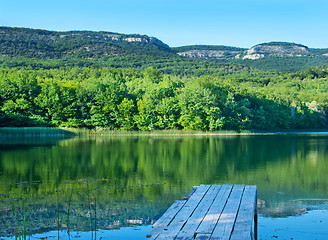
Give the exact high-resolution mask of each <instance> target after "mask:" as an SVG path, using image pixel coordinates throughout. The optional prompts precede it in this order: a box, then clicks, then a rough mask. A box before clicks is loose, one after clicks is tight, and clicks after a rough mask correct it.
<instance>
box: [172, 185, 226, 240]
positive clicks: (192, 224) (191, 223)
mask: <svg viewBox="0 0 328 240" xmlns="http://www.w3.org/2000/svg"><path fill="white" fill-rule="evenodd" d="M220 188H221V185H212V186H211V188H210V189H209V190H208V191H207V193H206V194H205V196H204V197H203V199H202V200H201V202H200V203H199V204H198V206H197V208H196V209H195V211H194V212H193V214H192V215H191V216H190V218H189V219H188V221H187V223H186V224H185V225H184V227H183V228H182V229H181V231H180V232H179V234H178V236H177V237H176V240H188V239H192V238H193V237H194V235H195V231H196V229H197V227H198V226H199V224H200V223H201V222H202V220H203V218H204V217H205V215H206V213H207V212H208V210H209V209H210V207H211V206H212V204H213V201H214V200H215V198H216V196H217V195H218V193H219V190H220Z"/></svg>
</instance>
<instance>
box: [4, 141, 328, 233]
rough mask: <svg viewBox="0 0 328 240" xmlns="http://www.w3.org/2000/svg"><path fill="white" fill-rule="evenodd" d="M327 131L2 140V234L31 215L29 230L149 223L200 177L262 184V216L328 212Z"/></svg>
mask: <svg viewBox="0 0 328 240" xmlns="http://www.w3.org/2000/svg"><path fill="white" fill-rule="evenodd" d="M327 139H328V136H327V135H323V134H320V135H319V134H316V135H295V134H294V135H263V136H184V137H181V136H180V137H177V136H176V137H163V136H162V137H155V136H152V137H149V136H135V137H84V138H81V137H80V138H72V139H65V140H60V141H58V140H56V141H53V140H51V141H50V140H47V141H41V142H39V143H38V142H33V143H31V142H27V143H19V144H18V143H17V142H16V143H9V142H6V143H1V144H0V146H1V147H0V194H1V195H0V200H1V201H0V211H1V212H0V216H1V217H0V221H1V222H0V223H1V224H0V226H1V227H0V236H2V237H4V236H13V235H15V232H16V233H17V232H23V231H24V230H23V229H22V226H23V225H24V220H23V219H24V218H23V215H24V213H25V225H26V229H27V230H26V231H27V232H28V233H29V234H32V233H41V232H51V231H57V232H58V236H59V233H61V234H62V232H63V231H66V233H67V234H68V235H69V234H70V233H72V232H76V231H86V232H90V233H95V234H96V230H99V229H102V231H104V230H106V229H107V230H108V229H115V228H119V227H126V226H131V225H149V224H152V223H153V222H154V221H155V220H156V219H157V218H158V217H159V216H160V215H161V214H162V213H163V212H164V211H165V210H166V208H167V207H168V206H169V205H170V204H171V203H172V202H173V201H174V200H176V199H181V198H182V197H183V196H184V195H186V194H188V193H189V192H190V191H191V188H192V186H194V185H199V184H221V183H234V184H238V183H241V184H255V185H257V186H258V198H259V201H258V206H259V209H260V213H261V214H262V216H268V217H275V218H281V217H287V216H297V215H299V214H303V213H306V212H308V211H311V210H318V209H325V210H327V204H328V203H327V200H326V199H327V198H328V196H327V193H328V179H327V177H326V173H327V170H328V160H327V156H328V144H327ZM23 202H24V208H23ZM28 219H31V220H30V221H28ZM15 226H16V227H15ZM19 227H20V228H19ZM15 229H16V230H15Z"/></svg>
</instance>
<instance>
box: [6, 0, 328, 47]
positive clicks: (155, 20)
mask: <svg viewBox="0 0 328 240" xmlns="http://www.w3.org/2000/svg"><path fill="white" fill-rule="evenodd" d="M0 26H10V27H28V28H36V29H46V30H57V31H67V30H93V31H110V32H119V33H126V34H130V33H131V34H132V33H138V34H146V35H149V36H154V37H157V38H159V39H160V40H162V41H163V42H165V43H167V44H168V45H169V46H171V47H175V46H183V45H193V44H207V45H227V46H238V47H252V46H253V45H256V44H258V43H263V42H269V41H288V42H295V43H301V44H304V45H307V46H309V47H313V48H328V1H327V0H312V1H304V0H298V1H296V0H261V1H260V0H197V1H195V0H188V1H186V0H116V1H114V0H92V1H89V0H65V1H64V0H0Z"/></svg>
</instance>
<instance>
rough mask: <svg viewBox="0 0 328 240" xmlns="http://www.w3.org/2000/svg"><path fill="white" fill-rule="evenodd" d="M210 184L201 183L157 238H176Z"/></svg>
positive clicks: (159, 239)
mask: <svg viewBox="0 0 328 240" xmlns="http://www.w3.org/2000/svg"><path fill="white" fill-rule="evenodd" d="M210 187H211V186H210V185H201V186H199V188H198V189H197V190H196V191H195V192H194V193H193V194H192V195H191V197H190V198H189V200H188V201H187V202H186V204H185V205H184V206H183V208H182V209H181V210H180V211H179V212H178V213H177V215H176V216H175V218H174V219H173V221H172V222H171V223H170V224H169V226H168V228H167V230H166V231H163V232H161V233H160V234H159V236H158V237H157V238H156V239H157V240H161V239H174V238H175V237H176V236H177V234H178V233H179V231H180V230H181V228H182V227H183V225H184V224H185V223H186V222H187V220H188V219H189V217H190V216H191V215H192V213H193V212H194V210H195V209H196V207H197V206H198V204H199V203H200V201H201V200H202V199H203V197H204V195H205V193H206V192H207V191H208V190H209V188H210Z"/></svg>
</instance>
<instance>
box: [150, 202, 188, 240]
mask: <svg viewBox="0 0 328 240" xmlns="http://www.w3.org/2000/svg"><path fill="white" fill-rule="evenodd" d="M186 202H187V201H186V200H177V201H175V202H174V203H173V204H172V205H171V206H170V207H169V208H168V209H167V210H166V212H165V213H164V214H163V215H162V216H161V217H160V218H159V219H158V220H157V221H156V222H155V223H154V225H153V226H152V228H153V229H152V230H151V231H150V232H149V233H148V234H147V236H146V237H147V238H150V237H151V236H153V235H155V234H157V235H158V234H159V232H160V231H162V230H164V229H165V228H167V226H168V225H169V224H170V222H171V221H172V220H173V218H174V217H175V215H176V214H177V213H178V212H179V211H180V209H181V208H182V207H183V205H185V203H186Z"/></svg>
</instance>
